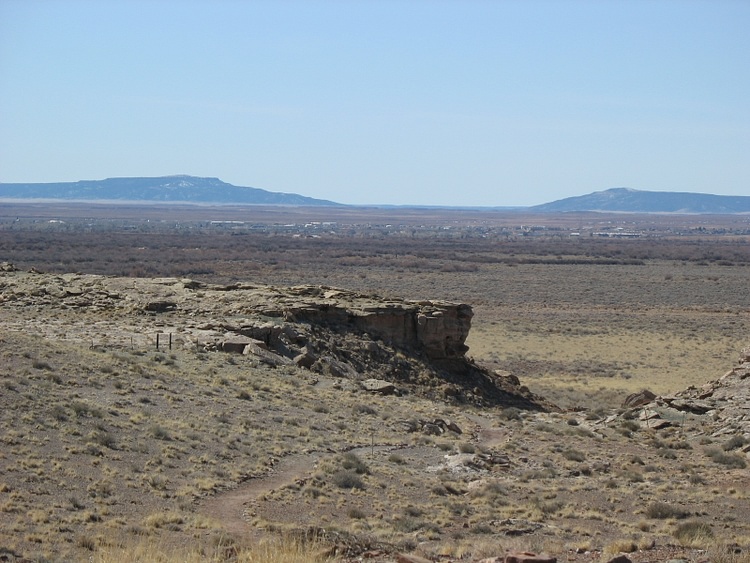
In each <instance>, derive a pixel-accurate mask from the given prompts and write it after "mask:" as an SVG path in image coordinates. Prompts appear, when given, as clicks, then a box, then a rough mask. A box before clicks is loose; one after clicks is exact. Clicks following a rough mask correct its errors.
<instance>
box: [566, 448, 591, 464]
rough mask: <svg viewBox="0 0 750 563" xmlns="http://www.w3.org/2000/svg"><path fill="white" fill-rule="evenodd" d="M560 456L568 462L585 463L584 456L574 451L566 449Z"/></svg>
mask: <svg viewBox="0 0 750 563" xmlns="http://www.w3.org/2000/svg"><path fill="white" fill-rule="evenodd" d="M562 456H563V457H564V458H565V459H567V460H568V461H579V462H580V461H585V460H586V454H585V453H583V452H581V451H579V450H574V449H567V450H563V452H562Z"/></svg>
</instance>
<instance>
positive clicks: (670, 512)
mask: <svg viewBox="0 0 750 563" xmlns="http://www.w3.org/2000/svg"><path fill="white" fill-rule="evenodd" d="M646 516H648V517H649V518H654V519H659V520H666V519H668V518H674V519H676V520H680V519H682V518H687V517H688V516H690V513H689V512H688V511H686V510H684V509H683V508H680V507H679V506H674V505H673V504H669V503H666V502H652V503H651V504H649V505H648V507H646Z"/></svg>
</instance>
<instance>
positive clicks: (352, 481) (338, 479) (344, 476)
mask: <svg viewBox="0 0 750 563" xmlns="http://www.w3.org/2000/svg"><path fill="white" fill-rule="evenodd" d="M331 482H332V483H333V484H334V485H336V486H337V487H338V488H340V489H364V488H365V483H364V481H362V479H361V478H360V477H359V475H357V474H356V473H355V472H354V471H347V470H344V471H337V472H336V473H334V474H333V475H331Z"/></svg>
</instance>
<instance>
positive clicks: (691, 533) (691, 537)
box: [672, 520, 714, 547]
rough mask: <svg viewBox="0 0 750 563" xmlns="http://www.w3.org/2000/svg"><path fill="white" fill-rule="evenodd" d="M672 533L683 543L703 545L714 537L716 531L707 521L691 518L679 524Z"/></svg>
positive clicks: (696, 545)
mask: <svg viewBox="0 0 750 563" xmlns="http://www.w3.org/2000/svg"><path fill="white" fill-rule="evenodd" d="M672 535H673V536H674V537H675V538H676V539H677V541H679V542H680V543H681V544H682V545H688V546H695V547H703V546H705V545H706V544H707V543H708V542H709V540H711V539H712V538H713V537H714V532H713V530H712V529H711V526H709V525H708V524H706V523H705V522H699V521H696V520H691V521H690V522H683V523H682V524H680V525H679V526H677V528H676V529H675V531H674V532H672Z"/></svg>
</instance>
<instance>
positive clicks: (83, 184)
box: [0, 174, 750, 214]
mask: <svg viewBox="0 0 750 563" xmlns="http://www.w3.org/2000/svg"><path fill="white" fill-rule="evenodd" d="M0 199H6V200H7V199H21V200H62V201H70V202H75V201H98V202H102V201H105V202H112V203H123V202H149V203H183V204H194V205H195V204H207V205H208V204H218V205H293V206H319V207H321V206H337V207H338V206H345V204H342V203H337V202H334V201H329V200H324V199H316V198H311V197H307V196H303V195H300V194H296V193H283V192H271V191H268V190H263V189H260V188H253V187H246V186H235V185H233V184H229V183H227V182H224V181H222V180H220V179H219V178H215V177H199V176H190V175H186V174H177V175H171V176H156V177H138V176H134V177H117V178H105V179H103V180H79V181H77V182H50V183H4V182H0ZM366 207H369V206H366ZM376 207H378V205H376ZM386 207H390V206H387V205H386ZM393 207H415V208H417V207H430V206H423V205H406V206H393ZM441 207H442V206H441ZM449 207H452V206H449ZM455 208H457V209H460V208H462V206H455ZM472 209H503V210H506V211H519V212H532V213H568V212H610V213H674V214H739V213H750V196H726V195H714V194H705V193H691V192H661V191H647V190H636V189H633V188H626V187H618V188H609V189H607V190H602V191H596V192H592V193H589V194H586V195H581V196H573V197H567V198H563V199H559V200H555V201H551V202H548V203H543V204H540V205H533V206H526V207H524V206H513V207H497V206H494V207H493V206H488V207H486V208H482V207H472Z"/></svg>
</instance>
